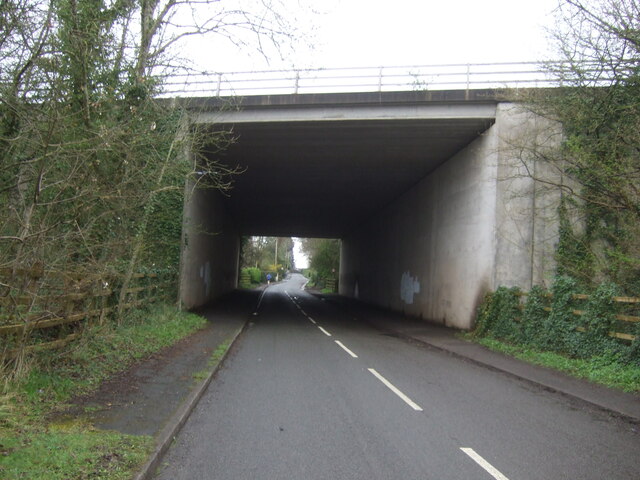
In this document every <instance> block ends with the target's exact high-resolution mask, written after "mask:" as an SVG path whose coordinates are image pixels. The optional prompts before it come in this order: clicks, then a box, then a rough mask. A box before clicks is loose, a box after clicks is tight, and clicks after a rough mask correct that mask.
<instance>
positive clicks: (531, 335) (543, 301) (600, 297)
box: [470, 276, 640, 389]
mask: <svg viewBox="0 0 640 480" xmlns="http://www.w3.org/2000/svg"><path fill="white" fill-rule="evenodd" d="M576 289H577V282H576V281H575V280H574V279H572V278H570V277H566V276H560V277H556V279H555V282H554V284H553V287H552V290H551V292H547V291H546V290H545V289H543V288H542V287H539V286H536V287H533V288H532V289H531V291H530V292H529V294H528V295H527V300H526V303H525V305H524V307H523V308H522V309H520V308H519V306H518V304H519V301H518V299H519V295H518V293H519V292H518V290H517V289H510V288H505V287H501V288H499V289H498V290H496V291H495V292H490V293H488V294H487V295H486V296H485V298H484V300H483V302H482V303H481V305H480V306H479V307H478V314H477V321H476V329H475V330H474V332H473V333H472V334H470V337H471V338H475V339H481V340H479V341H480V342H481V343H483V344H490V345H493V343H492V342H496V341H500V342H505V343H499V345H500V348H501V349H502V350H503V351H506V350H509V349H511V350H513V351H515V352H519V353H522V352H527V355H531V356H532V357H534V358H536V359H538V360H536V363H539V362H540V361H541V360H539V359H545V358H546V359H547V360H548V359H553V360H552V361H547V360H545V362H546V363H544V364H545V365H548V366H556V364H560V365H561V369H562V370H566V371H570V372H574V371H575V372H578V373H577V374H579V376H584V377H586V378H589V379H592V380H594V381H600V382H604V383H605V384H615V385H616V386H618V387H620V386H622V387H623V388H633V389H638V385H640V370H639V367H640V354H639V353H640V335H638V334H640V325H637V326H636V338H635V340H634V341H633V342H632V343H631V344H628V343H627V342H623V341H620V340H617V339H614V338H613V337H611V336H610V332H612V331H614V330H615V329H616V315H617V313H618V311H617V310H618V307H617V304H616V303H615V302H614V300H613V298H614V297H615V296H617V295H619V288H618V287H617V286H616V285H614V284H612V283H609V282H604V283H602V284H601V285H599V286H598V288H597V289H596V290H595V291H594V292H593V293H592V294H591V295H589V296H588V300H586V301H585V300H580V298H581V297H580V296H579V295H576V294H577V293H578V292H577V290H576ZM579 302H586V304H585V305H584V306H583V307H580V305H579ZM581 309H582V312H583V313H582V315H577V314H576V312H577V311H579V310H581ZM496 345H497V343H496ZM531 352H534V353H531ZM558 359H562V361H559V360H558ZM563 362H565V363H566V364H567V365H569V366H563V365H564V364H563ZM591 370H593V372H591ZM616 372H622V373H620V374H621V375H624V376H625V379H619V380H616V379H614V378H613V377H614V376H615V373H616ZM629 385H632V387H629Z"/></svg>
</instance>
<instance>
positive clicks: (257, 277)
mask: <svg viewBox="0 0 640 480" xmlns="http://www.w3.org/2000/svg"><path fill="white" fill-rule="evenodd" d="M247 271H248V272H249V277H250V278H251V283H254V284H260V283H262V280H263V278H264V274H263V273H262V271H261V270H260V269H259V268H255V267H253V268H247Z"/></svg>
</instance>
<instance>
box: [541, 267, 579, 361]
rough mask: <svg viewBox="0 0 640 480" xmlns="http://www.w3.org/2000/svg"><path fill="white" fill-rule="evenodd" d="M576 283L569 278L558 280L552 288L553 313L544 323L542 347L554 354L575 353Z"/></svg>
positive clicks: (560, 277)
mask: <svg viewBox="0 0 640 480" xmlns="http://www.w3.org/2000/svg"><path fill="white" fill-rule="evenodd" d="M576 288H577V283H576V281H575V280H574V279H573V278H571V277H568V276H559V277H557V278H556V280H555V282H554V283H553V286H552V288H551V294H552V298H551V312H549V314H548V315H547V317H546V319H545V320H544V321H543V322H542V331H541V336H540V341H539V343H540V347H542V348H544V349H546V350H551V351H553V352H565V353H569V352H573V350H574V348H573V346H574V345H575V344H576V342H577V339H576V338H575V336H576V335H577V334H578V333H577V332H576V330H575V327H576V322H575V316H574V314H573V311H574V310H575V309H576V308H575V301H574V299H573V295H574V294H575V293H577V291H576Z"/></svg>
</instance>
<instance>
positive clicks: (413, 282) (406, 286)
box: [400, 272, 420, 305]
mask: <svg viewBox="0 0 640 480" xmlns="http://www.w3.org/2000/svg"><path fill="white" fill-rule="evenodd" d="M416 293H420V282H419V281H418V277H415V278H414V277H412V276H411V274H410V273H409V272H404V273H403V274H402V279H401V280H400V298H402V301H403V302H404V303H406V304H407V305H411V304H413V297H414V295H415V294H416Z"/></svg>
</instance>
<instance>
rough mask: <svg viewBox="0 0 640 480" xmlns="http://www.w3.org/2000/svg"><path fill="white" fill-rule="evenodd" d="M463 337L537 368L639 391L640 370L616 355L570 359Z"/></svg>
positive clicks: (500, 342)
mask: <svg viewBox="0 0 640 480" xmlns="http://www.w3.org/2000/svg"><path fill="white" fill-rule="evenodd" d="M463 338H465V339H466V340H470V341H473V342H476V343H479V344H480V345H483V346H485V347H487V348H489V349H490V350H494V351H496V352H501V353H504V354H506V355H510V356H512V357H515V358H518V359H520V360H523V361H525V362H528V363H532V364H534V365H540V366H543V367H548V368H553V369H555V370H559V371H562V372H565V373H568V374H570V375H572V376H574V377H577V378H584V379H587V380H589V381H591V382H594V383H598V384H600V385H604V386H607V387H611V388H616V389H619V390H623V391H625V392H640V368H638V367H637V366H635V365H631V364H626V363H623V362H620V361H617V359H616V358H615V356H599V357H592V358H588V359H580V358H569V357H566V356H564V355H560V354H558V353H553V352H544V351H540V350H536V349H532V348H529V347H524V346H519V345H513V344H509V343H506V342H503V341H499V340H495V339H492V338H477V337H472V336H471V335H469V334H467V335H464V337H463Z"/></svg>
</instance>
